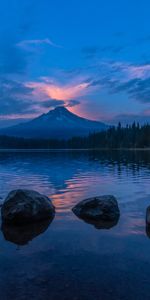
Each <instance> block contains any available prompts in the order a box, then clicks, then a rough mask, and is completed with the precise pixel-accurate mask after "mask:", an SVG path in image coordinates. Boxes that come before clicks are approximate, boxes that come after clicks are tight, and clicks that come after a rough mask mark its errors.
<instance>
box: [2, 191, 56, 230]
mask: <svg viewBox="0 0 150 300" xmlns="http://www.w3.org/2000/svg"><path fill="white" fill-rule="evenodd" d="M54 214H55V208H54V206H53V204H52V202H51V200H50V199H49V198H48V197H47V196H45V195H42V194H40V193H38V192H36V191H32V190H21V189H19V190H14V191H12V192H10V193H9V194H8V196H7V197H6V199H5V201H4V203H3V205H2V208H1V215H2V221H3V222H5V223H11V224H15V225H26V224H28V223H34V222H38V221H43V220H46V219H53V217H54Z"/></svg>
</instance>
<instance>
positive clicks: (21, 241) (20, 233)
mask: <svg viewBox="0 0 150 300" xmlns="http://www.w3.org/2000/svg"><path fill="white" fill-rule="evenodd" d="M52 220H53V219H48V220H46V221H44V222H37V223H34V224H29V225H25V226H14V225H13V226H12V225H8V224H5V223H3V224H2V227H1V230H2V232H3V235H4V238H5V240H6V241H9V242H12V243H14V244H17V245H20V246H23V245H26V244H28V242H29V241H31V240H33V239H34V238H36V237H37V236H39V235H40V234H42V233H44V232H45V231H46V230H47V229H48V227H49V225H50V224H51V222H52Z"/></svg>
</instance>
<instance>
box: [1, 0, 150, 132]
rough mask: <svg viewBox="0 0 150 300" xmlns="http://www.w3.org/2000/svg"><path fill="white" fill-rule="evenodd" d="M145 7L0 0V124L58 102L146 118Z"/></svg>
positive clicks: (102, 1)
mask: <svg viewBox="0 0 150 300" xmlns="http://www.w3.org/2000/svg"><path fill="white" fill-rule="evenodd" d="M149 12H150V1H149V0H143V1H141V0H82V1H81V0H63V1H62V0H22V1H20V0H5V1H1V9H0V127H5V126H10V125H13V124H17V123H20V122H23V121H28V120H30V119H33V118H35V117H37V116H38V115H41V114H43V113H47V112H48V111H49V110H50V109H53V108H55V107H57V106H60V105H63V106H65V107H67V108H68V109H69V110H70V111H72V112H74V113H76V114H78V115H79V116H82V117H85V118H89V119H93V120H99V121H103V122H105V123H108V124H117V123H118V122H119V121H121V122H122V124H127V123H131V122H133V121H134V120H135V121H136V122H141V123H145V122H150V18H149Z"/></svg>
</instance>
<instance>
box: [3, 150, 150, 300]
mask: <svg viewBox="0 0 150 300" xmlns="http://www.w3.org/2000/svg"><path fill="white" fill-rule="evenodd" d="M16 188H28V189H34V190H37V191H39V192H42V193H44V194H46V195H48V196H49V197H50V198H51V199H52V201H53V203H54V205H55V207H56V215H55V218H54V220H53V221H52V223H51V224H47V223H46V224H45V223H44V224H39V225H38V227H37V226H36V227H35V226H34V227H33V226H32V227H31V228H28V227H27V229H26V230H24V231H23V232H18V231H17V230H10V231H9V230H7V229H6V228H2V231H1V232H0V299H2V300H5V299H6V300H7V299H17V300H21V299H27V300H30V299H36V300H53V299H62V300H64V299H65V300H101V299H102V300H107V299H113V300H118V299H124V300H125V299H128V300H130V299H134V300H135V299H136V300H138V299H139V300H143V299H144V300H145V299H146V300H147V299H149V298H150V232H149V231H148V230H146V228H145V211H146V208H147V206H148V205H150V152H147V151H145V152H144V151H143V152H137V153H136V152H127V151H124V152H112V153H110V152H100V153H92V152H90V153H88V152H82V153H80V152H74V153H71V152H68V153H67V152H64V153H59V152H57V153H0V196H1V198H2V199H1V200H0V201H3V199H4V198H5V196H6V195H7V193H8V192H9V191H10V190H12V189H16ZM102 194H113V195H114V196H116V198H117V199H118V203H119V207H120V211H121V216H120V220H119V222H118V224H117V225H116V226H115V227H113V228H111V229H109V230H108V229H96V228H95V227H94V226H93V225H90V224H87V223H85V222H84V221H82V220H79V219H78V218H77V217H76V216H75V215H74V214H73V213H72V211H71V208H72V207H73V206H74V205H75V204H76V203H78V202H79V201H80V200H82V199H84V198H87V197H92V196H98V195H102Z"/></svg>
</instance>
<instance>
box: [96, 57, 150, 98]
mask: <svg viewBox="0 0 150 300" xmlns="http://www.w3.org/2000/svg"><path fill="white" fill-rule="evenodd" d="M99 68H100V69H101V71H100V75H99V78H97V79H95V80H93V81H91V85H93V86H94V85H99V86H100V87H101V89H107V90H108V91H109V92H110V93H114V94H115V93H116V94H117V93H126V94H127V95H128V96H129V97H130V98H132V99H135V100H138V101H139V102H141V103H149V102H150V64H149V63H145V64H131V63H128V62H114V61H113V62H111V61H110V62H109V61H107V62H101V63H100V65H99Z"/></svg>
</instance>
